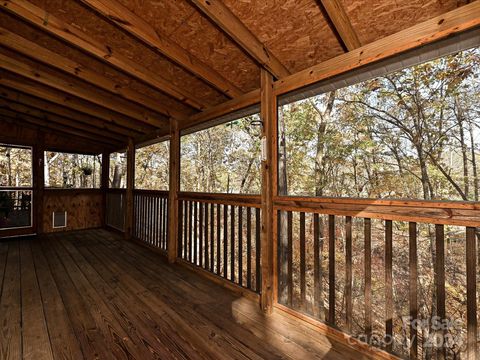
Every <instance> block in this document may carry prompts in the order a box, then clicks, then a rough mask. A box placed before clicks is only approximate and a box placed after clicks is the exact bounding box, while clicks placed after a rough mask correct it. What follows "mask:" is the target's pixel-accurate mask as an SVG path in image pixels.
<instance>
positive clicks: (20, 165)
mask: <svg viewBox="0 0 480 360" xmlns="http://www.w3.org/2000/svg"><path fill="white" fill-rule="evenodd" d="M0 186H2V187H25V186H26V187H30V186H32V149H31V148H26V147H16V146H9V145H0Z"/></svg>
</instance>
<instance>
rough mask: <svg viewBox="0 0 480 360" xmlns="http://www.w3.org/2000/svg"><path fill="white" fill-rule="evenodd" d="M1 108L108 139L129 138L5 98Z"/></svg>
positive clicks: (0, 100)
mask: <svg viewBox="0 0 480 360" xmlns="http://www.w3.org/2000/svg"><path fill="white" fill-rule="evenodd" d="M0 108H2V109H8V110H11V111H14V112H16V113H19V114H24V115H29V116H33V117H35V118H38V119H44V120H48V121H49V122H52V123H55V124H59V125H65V126H68V127H71V128H73V129H77V130H79V131H85V132H88V133H90V134H92V135H98V136H103V137H105V138H106V139H111V140H112V141H125V140H126V139H127V137H126V136H123V135H119V134H114V133H111V132H109V131H105V129H99V128H97V127H95V126H92V125H88V124H83V123H80V122H77V121H75V120H72V119H68V118H65V117H63V116H60V115H57V114H52V113H49V112H47V111H44V110H39V109H36V108H32V107H29V106H26V105H23V104H19V103H14V102H10V101H7V100H4V99H0Z"/></svg>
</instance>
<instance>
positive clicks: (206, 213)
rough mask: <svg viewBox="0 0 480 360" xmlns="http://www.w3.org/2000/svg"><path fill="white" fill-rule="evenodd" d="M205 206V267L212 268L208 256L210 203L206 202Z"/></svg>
mask: <svg viewBox="0 0 480 360" xmlns="http://www.w3.org/2000/svg"><path fill="white" fill-rule="evenodd" d="M204 208H205V228H204V231H205V234H204V239H205V247H204V252H205V254H204V258H205V265H204V268H205V269H207V270H209V269H210V259H209V257H208V250H209V241H208V214H209V213H208V203H205V204H204Z"/></svg>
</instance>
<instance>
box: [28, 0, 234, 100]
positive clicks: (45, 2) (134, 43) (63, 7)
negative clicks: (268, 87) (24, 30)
mask: <svg viewBox="0 0 480 360" xmlns="http://www.w3.org/2000/svg"><path fill="white" fill-rule="evenodd" d="M31 2H32V3H34V4H35V5H36V6H38V7H40V8H42V9H44V10H46V11H47V12H49V13H51V14H53V15H55V16H57V17H59V18H61V19H62V20H63V21H66V22H67V23H69V24H71V25H73V26H75V27H77V28H79V29H81V30H82V31H84V32H85V33H87V34H89V35H90V36H92V37H93V38H94V39H96V40H97V41H99V42H103V43H107V44H110V45H111V46H112V48H113V49H115V50H117V51H118V52H119V53H120V54H122V55H124V56H127V57H128V58H130V59H131V60H134V61H136V62H138V63H140V64H142V65H143V66H145V67H146V68H147V69H149V70H150V71H151V72H153V73H156V74H158V75H160V76H162V77H163V78H165V79H166V80H168V81H170V82H171V83H172V84H174V85H176V86H178V87H181V88H185V89H188V90H189V91H190V92H192V93H194V94H196V96H197V97H198V98H200V99H201V100H203V101H204V102H205V104H206V105H207V106H209V105H210V106H211V105H215V104H218V103H221V102H223V101H225V100H226V98H225V97H224V96H223V95H221V94H220V93H218V92H217V91H216V90H214V89H212V88H211V87H210V86H208V85H206V84H205V83H203V82H202V81H200V80H198V79H197V78H196V77H195V76H193V75H190V74H189V73H187V72H186V71H185V70H183V69H182V68H180V67H178V66H176V65H175V64H173V63H171V62H170V61H169V60H168V59H166V58H165V57H163V56H162V55H160V54H158V53H156V52H154V51H153V50H152V49H150V48H149V47H147V46H145V45H143V44H141V43H140V42H139V41H138V40H136V39H134V38H133V37H131V36H130V35H128V34H126V33H125V32H123V31H122V30H120V29H118V28H117V27H115V26H114V25H113V24H111V23H110V22H108V21H106V20H104V18H102V17H101V16H99V15H97V14H96V13H94V12H93V11H91V10H90V9H87V8H86V7H84V6H83V5H81V4H79V3H78V2H76V1H73V0H31Z"/></svg>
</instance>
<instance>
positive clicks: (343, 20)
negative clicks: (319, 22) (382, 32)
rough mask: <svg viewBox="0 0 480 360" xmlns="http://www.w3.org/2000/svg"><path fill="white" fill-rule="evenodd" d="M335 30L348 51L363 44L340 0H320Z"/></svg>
mask: <svg viewBox="0 0 480 360" xmlns="http://www.w3.org/2000/svg"><path fill="white" fill-rule="evenodd" d="M320 1H321V2H322V5H323V7H324V9H325V11H326V12H327V15H328V17H329V18H330V20H331V21H332V23H333V26H334V28H335V30H336V31H337V33H338V36H340V39H342V42H343V44H344V45H345V47H346V48H347V50H348V51H352V50H355V49H357V48H359V47H360V46H362V44H361V43H360V40H359V38H358V36H357V33H356V32H355V30H354V29H353V27H352V24H351V23H350V19H349V18H348V16H347V13H346V12H345V9H344V8H343V6H342V4H341V3H340V0H320Z"/></svg>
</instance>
